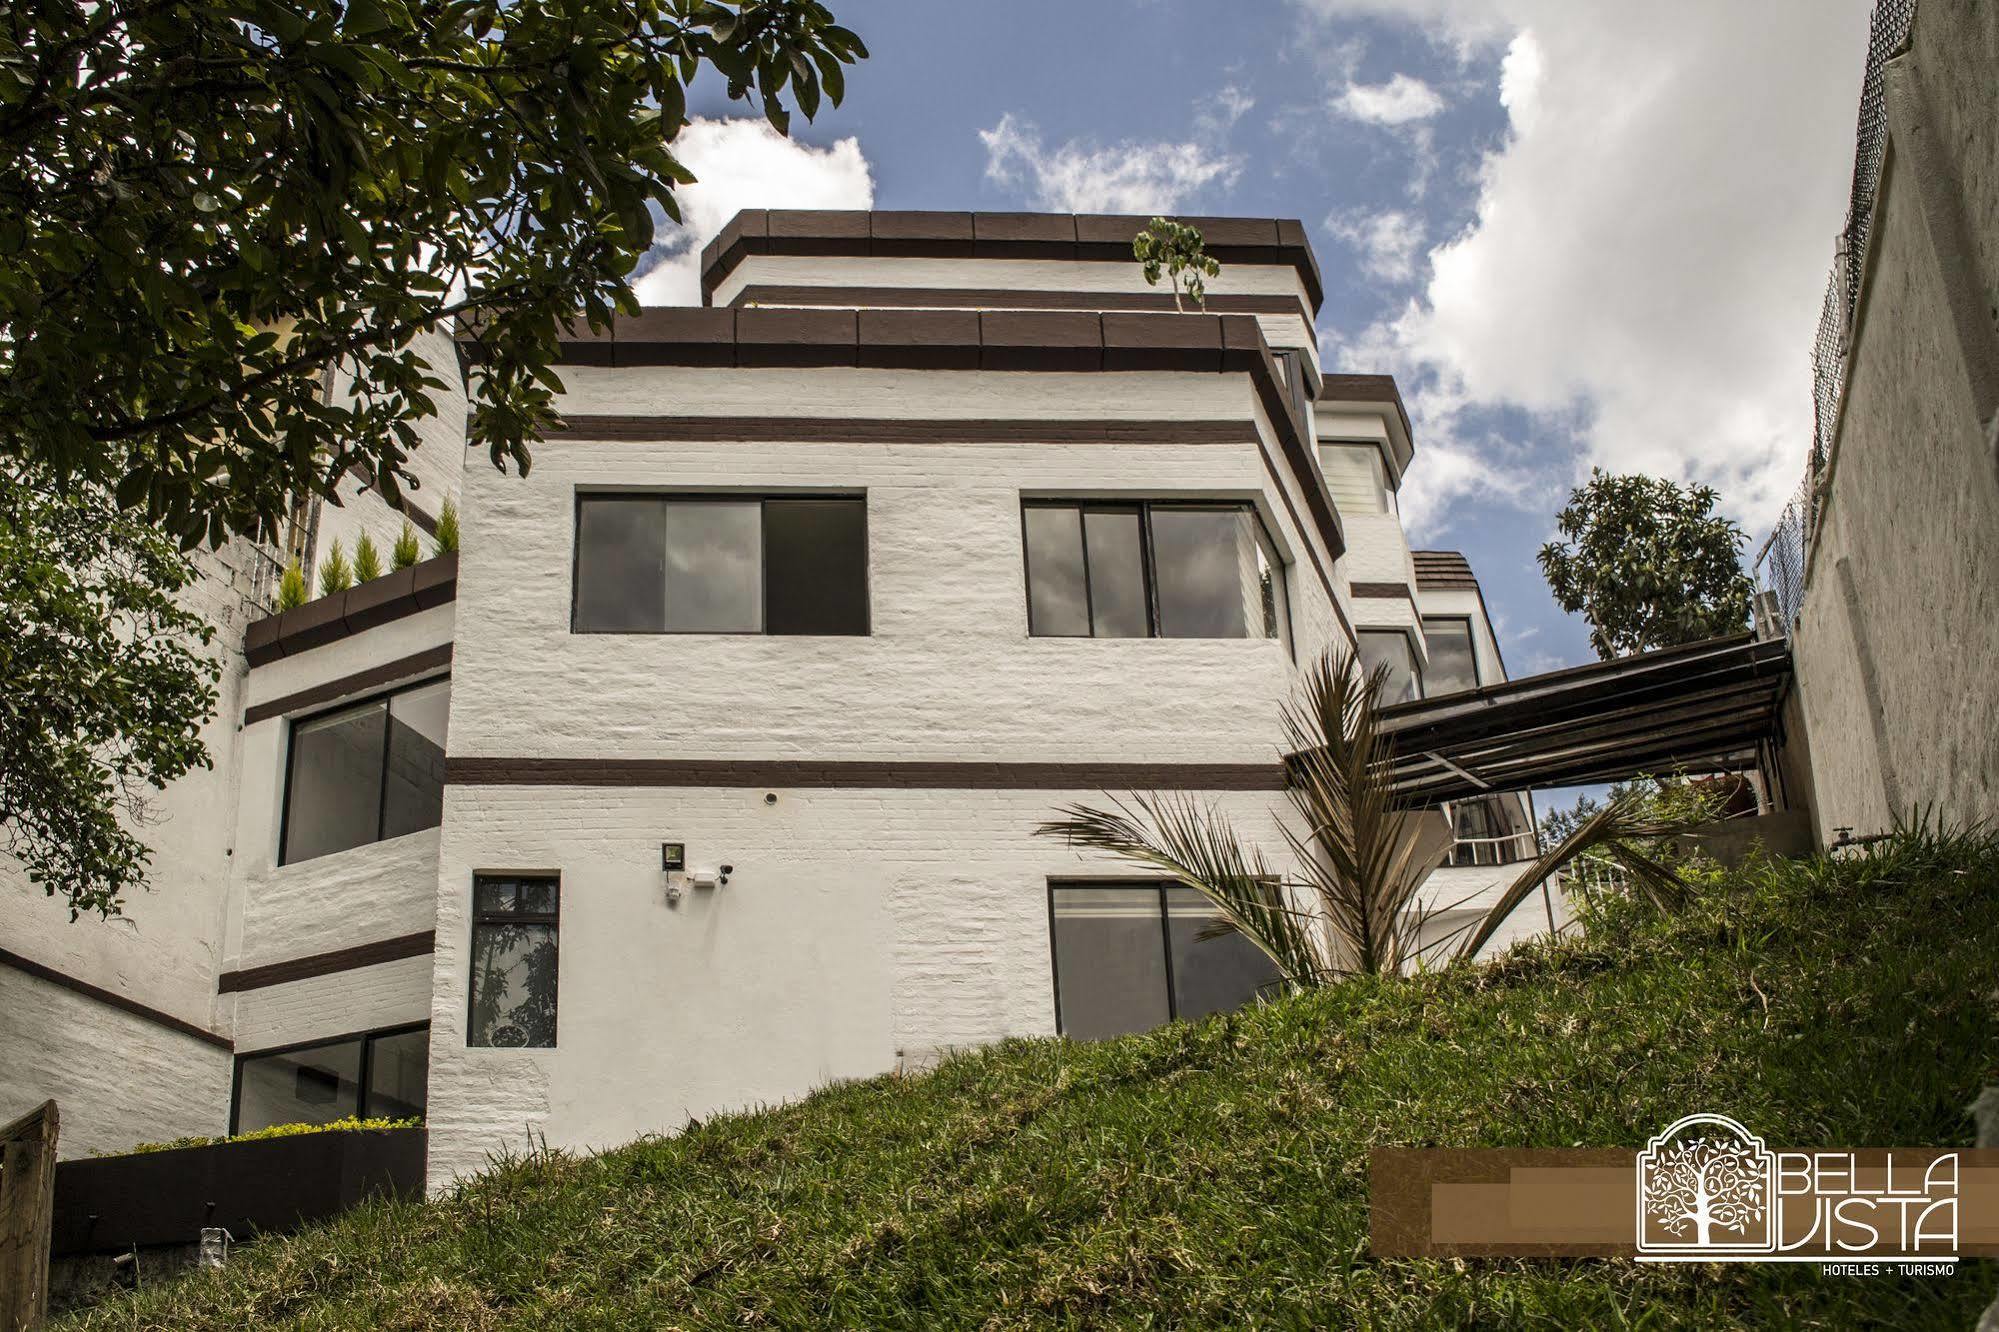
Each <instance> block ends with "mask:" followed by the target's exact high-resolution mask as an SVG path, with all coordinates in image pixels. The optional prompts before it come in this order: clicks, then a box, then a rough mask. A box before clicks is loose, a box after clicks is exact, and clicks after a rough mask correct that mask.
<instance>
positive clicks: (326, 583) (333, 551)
mask: <svg viewBox="0 0 1999 1332" xmlns="http://www.w3.org/2000/svg"><path fill="white" fill-rule="evenodd" d="M353 585H354V571H353V570H352V569H351V568H349V567H348V566H347V552H346V551H344V550H342V549H340V543H339V542H338V541H336V542H334V543H333V545H332V546H331V547H329V548H328V549H327V552H326V558H325V559H324V560H322V561H321V562H320V565H319V595H320V596H322V597H330V596H332V595H333V594H334V593H335V592H345V591H346V590H347V589H348V588H349V587H352V586H353Z"/></svg>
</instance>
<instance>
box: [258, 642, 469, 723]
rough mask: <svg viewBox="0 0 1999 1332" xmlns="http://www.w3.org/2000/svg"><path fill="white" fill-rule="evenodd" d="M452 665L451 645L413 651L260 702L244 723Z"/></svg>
mask: <svg viewBox="0 0 1999 1332" xmlns="http://www.w3.org/2000/svg"><path fill="white" fill-rule="evenodd" d="M450 664H451V644H449V643H440V644H438V645H437V646H436V647H434V648H425V649H424V650H423V651H421V652H412V653H411V654H410V655H409V656H407V657H398V658H396V660H394V661H388V662H383V663H382V664H381V665H380V666H372V667H370V668H369V669H367V670H365V671H356V672H354V674H352V675H343V676H341V677H340V678H339V679H338V680H328V681H327V682H326V683H325V684H320V685H314V686H313V687H312V688H310V689H301V690H299V691H298V692H297V693H292V694H285V695H283V696H282V697H279V698H274V699H271V700H270V701H269V702H266V703H258V704H256V705H255V706H253V707H248V708H245V709H243V724H244V725H245V726H251V725H254V724H256V723H257V722H260V721H265V720H268V719H269V718H272V717H282V716H283V715H284V714H285V713H287V712H297V711H298V710H299V709H301V708H309V707H312V706H313V705H314V704H316V703H331V702H332V701H333V700H334V699H336V698H344V697H346V696H347V695H349V694H359V693H362V692H364V691H366V690H370V689H374V688H376V687H378V686H381V685H389V684H395V683H396V682H397V681H399V680H404V679H408V678H409V677H411V676H416V675H421V674H423V673H424V672H425V671H434V670H436V669H437V668H438V667H440V666H449V665H450Z"/></svg>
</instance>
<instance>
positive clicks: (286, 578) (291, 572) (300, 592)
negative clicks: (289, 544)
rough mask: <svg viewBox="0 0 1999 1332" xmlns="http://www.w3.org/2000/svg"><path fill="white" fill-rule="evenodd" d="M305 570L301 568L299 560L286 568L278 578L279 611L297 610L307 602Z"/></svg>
mask: <svg viewBox="0 0 1999 1332" xmlns="http://www.w3.org/2000/svg"><path fill="white" fill-rule="evenodd" d="M306 595H307V593H306V587H305V570H303V569H301V568H299V564H298V561H297V560H293V561H292V562H291V563H290V564H287V565H286V566H285V571H284V573H283V574H282V575H280V576H279V578H278V609H279V610H281V611H288V610H297V609H298V608H299V607H300V606H303V605H305V601H306Z"/></svg>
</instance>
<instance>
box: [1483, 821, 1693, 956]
mask: <svg viewBox="0 0 1999 1332" xmlns="http://www.w3.org/2000/svg"><path fill="white" fill-rule="evenodd" d="M1698 822H1700V820H1699V819H1695V818H1686V819H1679V818H1664V817H1660V816H1658V815H1656V814H1654V813H1652V812H1651V811H1650V810H1649V809H1648V808H1647V803H1646V801H1645V798H1644V796H1643V795H1641V794H1638V793H1635V792H1634V793H1630V794H1626V795H1623V796H1620V797H1619V798H1617V799H1616V800H1613V801H1611V802H1610V803H1609V804H1607V805H1605V806H1604V807H1603V808H1602V809H1600V810H1598V811H1596V813H1594V814H1592V815H1590V816H1589V817H1588V818H1587V819H1584V820H1583V821H1582V822H1581V823H1580V824H1578V825H1577V826H1576V828H1575V831H1573V832H1571V833H1570V834H1569V835H1568V836H1567V837H1564V838H1563V839H1562V840H1561V841H1560V842H1559V843H1557V844H1556V845H1555V846H1553V847H1550V848H1549V849H1548V850H1546V851H1543V852H1542V853H1541V854H1540V856H1538V857H1537V858H1536V859H1535V860H1534V862H1533V863H1532V864H1531V865H1529V866H1528V867H1527V868H1526V869H1525V870H1524V871H1522V872H1521V873H1520V875H1519V876H1518V877H1516V878H1515V879H1514V880H1513V882H1512V883H1511V884H1510V885H1508V886H1507V889H1506V891H1505V892H1504V893H1503V894H1501V896H1500V899H1499V901H1497V902H1495V903H1494V904H1493V905H1492V908H1491V909H1490V910H1489V911H1487V912H1486V913H1485V915H1484V917H1482V918H1481V919H1480V920H1479V922H1478V928H1477V929H1475V930H1473V931H1472V932H1471V933H1470V935H1469V936H1468V937H1467V938H1466V939H1465V941H1464V942H1463V944H1461V945H1460V946H1459V948H1458V950H1457V954H1456V955H1457V956H1458V957H1460V958H1472V957H1476V956H1477V955H1478V951H1479V949H1481V948H1483V947H1485V946H1486V944H1488V943H1490V942H1491V941H1492V937H1493V936H1494V935H1495V934H1497V933H1498V932H1499V929H1500V927H1501V926H1502V925H1504V924H1505V923H1506V920H1507V918H1508V917H1509V916H1511V915H1512V914H1513V912H1514V911H1515V910H1516V909H1517V908H1518V907H1519V905H1520V904H1521V903H1522V902H1524V901H1526V900H1527V898H1528V896H1529V895H1530V894H1531V893H1533V891H1534V890H1535V889H1536V888H1539V887H1540V886H1541V885H1542V884H1543V883H1545V882H1546V881H1547V880H1548V879H1549V877H1551V876H1552V875H1554V874H1555V873H1556V872H1557V871H1559V870H1560V869H1561V868H1562V867H1563V866H1564V865H1567V864H1569V863H1570V862H1571V861H1573V860H1575V859H1576V858H1577V857H1578V856H1581V855H1584V854H1585V853H1588V852H1591V851H1595V850H1598V849H1601V850H1602V852H1603V853H1604V854H1605V855H1607V856H1609V857H1610V858H1611V859H1612V860H1613V861H1615V862H1616V863H1617V865H1618V866H1620V867H1621V868H1622V869H1623V870H1624V871H1625V872H1626V873H1627V874H1629V875H1630V876H1631V878H1632V880H1633V881H1634V882H1636V883H1637V884H1638V885H1639V886H1640V887H1641V888H1643V889H1644V890H1645V892H1646V894H1647V896H1649V897H1650V898H1651V899H1652V901H1653V903H1654V904H1655V905H1657V906H1659V907H1660V908H1662V909H1667V908H1671V907H1673V906H1676V905H1678V904H1680V903H1682V902H1684V901H1685V899H1686V883H1685V881H1684V880H1682V879H1681V878H1680V876H1679V874H1678V873H1677V872H1675V871H1674V870H1673V868H1672V867H1671V866H1669V865H1667V864H1666V863H1665V862H1664V861H1662V860H1659V859H1658V858H1656V857H1654V856H1652V855H1649V854H1647V853H1646V852H1643V851H1640V850H1639V849H1638V848H1637V847H1636V846H1634V845H1633V843H1634V842H1650V841H1656V840H1657V839H1659V838H1661V837H1670V836H1673V835H1675V834H1677V833H1681V832H1685V831H1686V830H1687V829H1688V828H1690V827H1693V826H1695V824H1696V823H1698Z"/></svg>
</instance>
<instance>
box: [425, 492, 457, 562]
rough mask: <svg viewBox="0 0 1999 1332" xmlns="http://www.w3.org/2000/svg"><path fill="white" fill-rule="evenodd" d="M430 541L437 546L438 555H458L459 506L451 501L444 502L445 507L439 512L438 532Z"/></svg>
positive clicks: (434, 533) (433, 534) (432, 535)
mask: <svg viewBox="0 0 1999 1332" xmlns="http://www.w3.org/2000/svg"><path fill="white" fill-rule="evenodd" d="M430 539H431V541H432V542H433V543H434V544H435V545H436V546H437V554H439V555H456V554H457V553H458V506H457V505H456V504H453V503H452V502H451V501H450V500H446V501H444V507H443V508H441V509H439V510H438V511H437V530H436V531H435V532H433V533H431V537H430Z"/></svg>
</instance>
